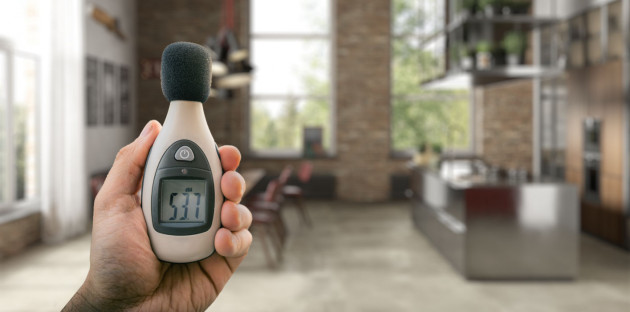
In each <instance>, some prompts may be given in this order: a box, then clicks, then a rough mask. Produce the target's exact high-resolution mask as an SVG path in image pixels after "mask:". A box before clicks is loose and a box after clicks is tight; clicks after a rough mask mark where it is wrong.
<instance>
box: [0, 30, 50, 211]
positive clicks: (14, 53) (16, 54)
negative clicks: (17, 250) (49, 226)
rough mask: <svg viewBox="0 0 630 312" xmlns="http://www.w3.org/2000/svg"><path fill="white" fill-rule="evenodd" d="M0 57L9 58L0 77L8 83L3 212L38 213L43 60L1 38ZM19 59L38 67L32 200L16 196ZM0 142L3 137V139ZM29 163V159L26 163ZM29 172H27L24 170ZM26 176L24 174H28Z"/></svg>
mask: <svg viewBox="0 0 630 312" xmlns="http://www.w3.org/2000/svg"><path fill="white" fill-rule="evenodd" d="M0 54H3V55H4V56H5V58H6V64H5V65H6V66H5V70H4V71H2V72H0V75H2V76H3V79H4V80H5V81H6V82H7V84H6V88H7V90H6V102H4V103H1V102H0V105H3V107H2V109H3V110H4V113H5V114H4V115H0V118H2V121H1V122H0V125H2V127H3V129H2V130H3V132H4V135H5V136H6V137H5V138H4V140H5V141H4V143H5V144H6V145H5V146H6V149H4V150H0V154H1V156H2V157H0V159H2V161H1V163H0V169H1V170H2V171H4V175H3V176H2V177H1V178H2V181H1V182H2V184H0V192H2V193H3V196H2V197H1V198H0V199H1V200H0V213H1V212H4V211H10V210H21V211H27V210H38V209H39V207H40V205H41V185H42V184H41V183H42V181H41V174H40V172H41V166H42V164H41V143H40V142H41V138H40V133H41V129H40V124H41V123H40V110H41V95H42V80H41V77H42V66H41V59H40V57H39V55H37V54H35V53H33V52H30V51H22V50H16V49H14V47H13V44H12V43H11V42H10V41H9V40H7V39H3V38H0ZM18 59H22V60H26V61H31V62H33V64H34V66H35V81H34V83H35V89H36V95H35V98H34V111H33V115H32V116H30V118H32V122H33V123H34V125H33V129H32V131H33V133H34V142H33V147H34V149H35V153H34V154H33V155H32V157H33V158H34V159H32V160H31V161H32V162H33V164H34V165H35V170H34V172H32V173H31V174H32V178H34V181H35V182H34V183H35V184H36V185H33V186H32V187H35V190H36V191H35V193H34V194H33V196H32V197H24V198H18V196H17V188H18V185H17V177H18V172H17V162H18V159H17V157H16V154H17V142H16V140H15V138H16V128H15V123H14V121H15V120H14V118H13V117H14V109H15V107H16V95H15V92H14V88H15V79H14V78H15V75H16V71H15V68H16V66H15V65H16V63H17V60H18ZM0 139H1V138H0ZM25 161H26V160H25ZM25 170H26V169H25ZM26 174H27V173H25V175H26Z"/></svg>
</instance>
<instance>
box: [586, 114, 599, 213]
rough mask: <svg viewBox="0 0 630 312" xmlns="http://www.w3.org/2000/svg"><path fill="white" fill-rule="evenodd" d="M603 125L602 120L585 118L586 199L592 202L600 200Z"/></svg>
mask: <svg viewBox="0 0 630 312" xmlns="http://www.w3.org/2000/svg"><path fill="white" fill-rule="evenodd" d="M601 126H602V122H601V121H600V120H597V119H593V118H587V119H585V120H584V151H583V159H584V199H585V200H586V201H588V202H591V203H599V202H600V189H601V183H600V182H601V181H600V171H601V148H600V145H601Z"/></svg>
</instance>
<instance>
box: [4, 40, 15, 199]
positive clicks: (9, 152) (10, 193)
mask: <svg viewBox="0 0 630 312" xmlns="http://www.w3.org/2000/svg"><path fill="white" fill-rule="evenodd" d="M6 52H7V61H6V65H7V66H6V68H7V71H6V72H5V73H4V74H5V77H6V81H7V101H6V103H5V105H6V106H5V112H6V116H5V135H6V137H5V143H6V145H5V150H4V151H3V152H4V153H5V162H4V164H3V165H4V166H5V169H6V171H5V172H6V174H5V176H4V178H5V181H4V183H5V185H6V187H5V188H3V191H4V192H5V198H6V202H7V203H8V204H9V207H11V206H12V205H13V204H14V203H15V180H16V179H15V174H16V168H15V142H14V141H15V140H14V131H15V129H14V127H13V103H14V102H15V98H14V94H13V93H14V92H13V78H14V77H13V72H14V65H15V64H14V55H13V51H12V50H11V49H7V50H6Z"/></svg>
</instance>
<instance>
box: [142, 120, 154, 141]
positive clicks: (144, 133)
mask: <svg viewBox="0 0 630 312" xmlns="http://www.w3.org/2000/svg"><path fill="white" fill-rule="evenodd" d="M151 128H153V125H151V122H150V121H149V122H148V123H147V124H146V125H145V126H144V129H142V133H140V137H141V138H144V137H145V136H147V135H149V133H150V132H151Z"/></svg>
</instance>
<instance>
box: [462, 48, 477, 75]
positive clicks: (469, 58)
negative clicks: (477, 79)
mask: <svg viewBox="0 0 630 312" xmlns="http://www.w3.org/2000/svg"><path fill="white" fill-rule="evenodd" d="M473 54H474V52H473V51H472V50H470V49H468V47H466V46H465V45H464V46H461V47H460V48H459V67H461V68H462V69H463V70H471V69H472V68H473V66H474V60H473Z"/></svg>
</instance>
